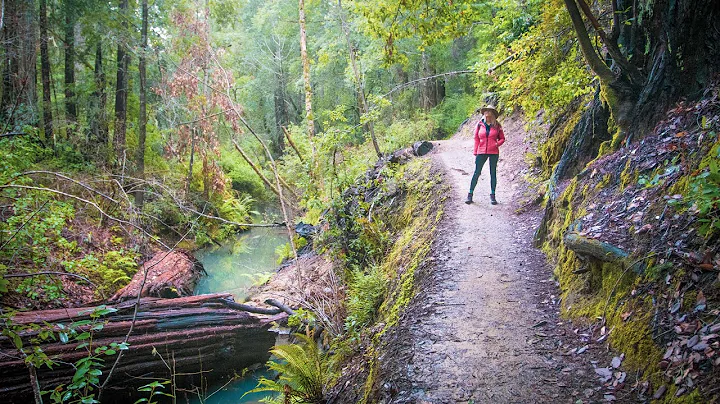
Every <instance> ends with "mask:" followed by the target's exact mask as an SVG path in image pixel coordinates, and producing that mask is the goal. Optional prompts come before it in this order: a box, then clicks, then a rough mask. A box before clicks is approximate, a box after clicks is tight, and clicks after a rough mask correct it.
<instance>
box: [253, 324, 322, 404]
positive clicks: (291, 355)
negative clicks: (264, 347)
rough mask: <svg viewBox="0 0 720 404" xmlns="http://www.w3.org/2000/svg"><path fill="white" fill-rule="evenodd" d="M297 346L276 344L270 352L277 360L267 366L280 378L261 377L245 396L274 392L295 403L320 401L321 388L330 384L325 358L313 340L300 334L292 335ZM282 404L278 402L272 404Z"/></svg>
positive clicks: (310, 403) (308, 403) (311, 403)
mask: <svg viewBox="0 0 720 404" xmlns="http://www.w3.org/2000/svg"><path fill="white" fill-rule="evenodd" d="M295 337H296V338H297V339H298V340H299V343H298V344H292V345H278V346H275V347H274V348H273V349H272V350H271V351H270V352H271V353H272V354H273V355H275V356H276V357H277V360H274V361H272V360H271V361H269V362H268V363H267V366H268V368H270V370H272V371H275V372H278V374H279V378H278V379H277V380H271V379H267V378H261V379H260V380H259V381H258V386H257V387H256V388H254V389H253V390H250V391H249V392H248V393H255V392H274V393H280V394H282V395H284V396H285V398H286V399H287V400H290V402H292V403H298V404H303V403H307V404H313V403H321V402H323V388H324V387H325V386H327V385H328V384H329V381H330V372H328V369H326V367H325V365H324V363H325V362H324V360H325V358H324V355H323V354H322V353H321V352H320V350H319V349H318V347H317V345H316V344H315V341H313V340H312V339H311V338H309V337H307V336H305V335H303V334H295ZM275 402H281V401H275Z"/></svg>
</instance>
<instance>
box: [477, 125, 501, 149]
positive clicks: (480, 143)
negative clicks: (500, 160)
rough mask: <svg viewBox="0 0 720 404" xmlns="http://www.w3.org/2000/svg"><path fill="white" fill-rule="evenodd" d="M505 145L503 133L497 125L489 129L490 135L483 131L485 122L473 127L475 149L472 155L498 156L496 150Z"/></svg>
mask: <svg viewBox="0 0 720 404" xmlns="http://www.w3.org/2000/svg"><path fill="white" fill-rule="evenodd" d="M503 143H505V133H503V130H502V127H500V124H499V123H495V125H493V126H491V127H490V133H487V131H486V130H485V122H483V121H480V122H478V124H477V125H476V126H475V148H473V154H474V155H476V156H477V155H478V154H500V151H499V150H498V148H499V147H500V146H502V144H503Z"/></svg>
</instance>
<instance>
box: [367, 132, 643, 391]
mask: <svg viewBox="0 0 720 404" xmlns="http://www.w3.org/2000/svg"><path fill="white" fill-rule="evenodd" d="M522 125H523V122H521V121H519V120H514V119H512V118H510V119H507V120H506V122H504V126H505V128H504V129H505V132H506V134H507V137H508V141H507V143H506V144H505V145H504V146H503V147H502V149H501V159H500V162H499V165H498V173H499V178H498V189H497V198H498V201H499V204H498V205H495V206H493V205H491V204H490V201H489V197H488V194H489V189H490V186H489V174H488V172H489V169H488V167H487V166H486V167H485V169H484V170H483V174H482V175H481V180H480V182H479V183H478V186H477V188H476V190H475V203H473V204H471V205H466V204H465V203H464V200H465V197H466V195H467V190H468V188H469V182H470V176H471V175H472V171H473V169H474V157H473V155H472V146H473V140H472V138H471V137H469V136H468V131H467V129H466V130H463V131H461V132H460V133H459V134H458V135H456V136H455V137H454V138H453V139H450V140H447V141H442V142H436V143H435V146H436V148H435V150H434V151H433V158H434V159H435V160H436V162H439V163H441V164H442V165H443V166H444V167H445V169H446V172H447V175H446V178H447V180H448V181H449V182H450V183H451V185H452V192H453V195H452V198H451V199H450V201H449V202H448V205H447V207H446V212H447V214H446V216H445V218H444V219H443V225H442V229H441V231H440V236H439V238H438V240H436V242H435V246H434V247H435V248H434V249H433V250H434V253H433V255H434V256H433V257H432V258H431V261H433V262H435V264H434V265H433V268H431V269H430V271H429V272H428V275H427V276H426V279H424V280H423V281H422V285H421V288H420V292H419V295H418V296H417V298H416V299H415V300H414V302H413V303H412V304H411V306H410V307H409V308H408V310H407V312H406V313H405V315H404V317H403V319H402V320H401V323H400V325H399V326H398V328H397V329H396V330H394V331H393V332H391V333H390V334H389V336H388V339H387V340H386V341H385V343H386V344H387V345H385V346H386V347H388V348H386V349H387V350H388V352H387V354H386V355H383V356H381V371H380V380H383V384H382V386H380V392H379V393H378V394H379V396H380V397H379V401H381V402H393V403H487V402H497V403H510V402H512V403H539V402H567V403H579V402H582V403H589V402H603V401H605V400H607V399H613V398H616V399H618V400H622V399H623V398H622V397H621V395H620V394H615V396H614V397H610V396H607V397H606V396H605V394H610V391H609V388H608V386H603V384H602V381H601V380H599V378H598V375H597V374H596V372H595V371H594V367H596V366H597V367H606V366H609V363H610V359H611V358H612V356H608V355H609V354H608V353H606V352H605V351H604V349H603V347H601V346H598V345H589V346H588V347H587V348H584V347H586V345H587V342H585V338H586V337H585V336H583V335H582V333H581V332H578V331H574V330H573V329H572V325H571V324H568V323H566V321H565V320H563V319H561V318H560V317H559V301H558V295H559V290H558V289H557V284H556V283H555V281H554V280H552V270H551V268H550V267H549V266H548V265H547V264H546V261H545V257H544V255H543V254H542V253H541V252H540V251H538V250H536V249H534V248H533V247H532V246H531V240H532V233H533V231H534V229H535V227H536V226H537V224H538V223H539V220H540V214H539V212H538V210H537V209H533V211H532V212H529V213H524V214H521V215H518V214H516V213H515V212H516V210H517V208H518V206H519V205H520V204H521V203H520V202H519V201H520V200H522V199H523V198H525V199H527V195H528V194H532V192H529V193H528V192H527V190H528V185H527V184H526V183H524V177H525V174H527V172H528V171H527V170H528V169H527V167H526V164H525V162H524V154H525V151H526V150H527V149H528V147H529V146H528V145H527V144H526V143H524V140H523V138H524V137H525V136H524V131H523V129H522ZM523 194H525V195H523ZM530 199H532V196H531V197H530ZM578 351H579V352H580V353H577V352H578ZM616 371H620V370H616ZM628 382H629V377H628V381H626V383H628Z"/></svg>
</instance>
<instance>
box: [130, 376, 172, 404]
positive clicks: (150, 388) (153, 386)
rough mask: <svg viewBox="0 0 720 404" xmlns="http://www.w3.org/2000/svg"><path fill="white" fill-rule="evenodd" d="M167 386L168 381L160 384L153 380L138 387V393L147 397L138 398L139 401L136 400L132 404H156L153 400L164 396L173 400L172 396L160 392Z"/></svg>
mask: <svg viewBox="0 0 720 404" xmlns="http://www.w3.org/2000/svg"><path fill="white" fill-rule="evenodd" d="M168 384H170V380H165V381H162V382H159V381H157V380H154V381H152V382H150V383H148V384H146V385H143V386H140V387H138V391H139V392H141V393H148V397H143V398H140V399H138V400H136V401H135V403H134V404H139V403H148V404H157V403H158V401H153V399H157V396H165V397H170V398H175V396H173V395H172V394H169V393H166V392H164V391H162V389H164V388H165V386H166V385H168Z"/></svg>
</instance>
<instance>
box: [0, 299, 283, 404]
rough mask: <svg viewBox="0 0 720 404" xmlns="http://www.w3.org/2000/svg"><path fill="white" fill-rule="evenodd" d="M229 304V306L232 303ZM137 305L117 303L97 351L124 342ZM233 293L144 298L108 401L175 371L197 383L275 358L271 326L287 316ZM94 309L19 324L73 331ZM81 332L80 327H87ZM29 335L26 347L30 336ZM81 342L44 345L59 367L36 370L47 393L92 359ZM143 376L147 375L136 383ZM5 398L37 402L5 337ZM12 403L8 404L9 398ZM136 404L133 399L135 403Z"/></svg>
mask: <svg viewBox="0 0 720 404" xmlns="http://www.w3.org/2000/svg"><path fill="white" fill-rule="evenodd" d="M228 302H230V303H231V304H228ZM134 303H135V301H134V300H133V301H127V302H124V303H119V304H116V305H114V306H109V307H114V308H116V309H117V312H115V313H112V314H110V315H108V316H106V320H107V323H106V324H105V325H104V327H103V329H102V330H100V331H96V332H95V333H94V335H93V339H92V340H93V347H98V346H103V345H110V344H111V343H113V342H115V343H120V342H122V341H123V340H124V338H125V335H126V334H127V332H128V329H129V327H130V323H131V322H132V319H133V313H134ZM232 303H234V302H232V295H230V294H211V295H200V296H189V297H183V298H177V299H161V298H153V297H148V298H143V299H141V301H140V306H139V310H138V313H137V317H136V322H135V326H134V329H133V333H132V335H131V337H130V339H129V341H128V343H129V344H130V346H129V349H128V350H126V351H125V352H124V355H123V357H122V359H121V361H120V362H119V364H118V366H117V368H116V369H115V371H114V373H113V377H112V380H111V381H110V384H109V385H110V386H111V389H110V390H108V392H107V393H106V394H105V395H104V396H103V402H127V400H130V398H129V396H130V395H132V394H133V393H134V392H135V390H136V388H137V386H139V385H142V384H145V383H148V382H149V381H151V380H159V379H171V371H170V369H169V368H168V367H174V373H175V374H176V375H177V374H180V373H193V374H194V375H195V376H188V377H185V380H178V381H177V384H181V385H182V384H184V385H185V386H189V384H195V385H198V384H199V379H198V377H197V374H198V371H199V370H200V369H203V371H204V372H205V373H204V374H203V377H207V378H210V377H212V374H211V373H215V377H218V376H219V375H222V374H227V373H232V372H233V371H234V370H237V369H243V368H244V367H247V366H250V365H252V364H256V363H263V362H265V361H267V360H268V358H269V355H270V354H269V352H268V351H269V350H270V348H271V347H272V346H273V345H274V344H275V337H276V334H275V333H274V332H272V331H270V327H271V325H272V323H273V322H276V321H281V320H283V319H284V318H286V317H287V314H286V313H280V314H277V315H258V314H252V313H248V312H246V311H240V310H237V309H234V308H232V306H233V304H232ZM88 312H89V310H88V308H71V309H54V310H42V311H32V312H27V313H18V314H17V315H15V316H14V318H13V319H12V323H13V324H33V323H34V324H44V323H45V322H46V323H49V324H64V325H65V326H68V325H69V324H70V323H72V322H77V321H81V320H85V319H88V318H89V313H88ZM81 329H82V328H81ZM32 336H33V335H31V333H26V334H25V335H23V339H24V342H25V344H28V341H29V339H30V338H31V337H32ZM77 347H78V343H77V342H74V341H72V340H71V341H70V342H68V343H62V342H60V341H50V342H48V343H43V344H42V345H41V348H42V350H43V352H45V353H46V354H47V355H48V356H50V357H51V358H56V363H57V365H56V366H54V367H53V368H52V369H47V368H45V367H43V368H41V369H39V370H38V377H39V380H40V384H41V389H42V390H47V389H52V388H55V387H56V386H58V385H60V384H62V383H69V381H70V379H71V378H72V375H73V374H74V369H73V368H72V367H71V366H70V365H69V364H71V363H74V362H76V361H77V360H79V359H81V358H83V357H86V356H87V355H88V352H87V350H86V349H84V348H80V349H77ZM114 360H115V356H108V357H106V359H105V365H106V366H105V369H103V375H102V376H101V381H102V380H103V379H104V377H106V375H107V373H108V370H109V368H110V367H111V366H112V363H113V362H114ZM138 377H142V378H141V379H138ZM0 380H2V381H3V382H2V385H1V386H0V395H2V397H3V401H5V402H22V401H23V400H25V401H28V400H29V399H31V397H32V389H31V386H30V383H29V376H28V369H27V367H26V365H25V363H24V362H23V360H22V359H21V358H20V357H19V355H18V351H17V350H16V349H15V348H14V347H13V345H12V344H11V342H10V340H8V339H7V338H6V337H1V338H0ZM8 400H9V401H8ZM133 401H134V400H133Z"/></svg>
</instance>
